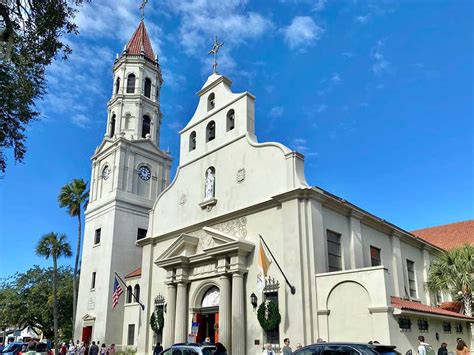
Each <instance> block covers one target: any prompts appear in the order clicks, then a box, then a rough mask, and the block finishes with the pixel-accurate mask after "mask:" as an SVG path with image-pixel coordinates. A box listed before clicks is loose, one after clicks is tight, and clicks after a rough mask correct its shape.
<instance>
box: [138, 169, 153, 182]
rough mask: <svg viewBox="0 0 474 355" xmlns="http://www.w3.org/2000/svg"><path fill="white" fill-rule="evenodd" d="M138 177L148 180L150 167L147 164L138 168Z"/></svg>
mask: <svg viewBox="0 0 474 355" xmlns="http://www.w3.org/2000/svg"><path fill="white" fill-rule="evenodd" d="M138 177H139V178H140V179H142V180H145V181H148V180H150V178H151V171H150V168H148V167H147V166H141V167H139V168H138Z"/></svg>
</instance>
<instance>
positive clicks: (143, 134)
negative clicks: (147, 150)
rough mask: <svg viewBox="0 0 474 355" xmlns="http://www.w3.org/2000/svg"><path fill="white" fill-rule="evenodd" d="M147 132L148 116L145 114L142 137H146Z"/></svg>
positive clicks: (148, 128) (148, 130)
mask: <svg viewBox="0 0 474 355" xmlns="http://www.w3.org/2000/svg"><path fill="white" fill-rule="evenodd" d="M147 134H150V117H148V116H147V115H145V116H143V123H142V138H146V135H147Z"/></svg>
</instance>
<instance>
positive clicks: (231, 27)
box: [166, 0, 273, 55]
mask: <svg viewBox="0 0 474 355" xmlns="http://www.w3.org/2000/svg"><path fill="white" fill-rule="evenodd" d="M244 5H245V2H243V1H241V0H227V1H220V2H216V1H213V0H190V1H174V0H171V1H168V2H167V3H166V6H167V7H168V8H169V9H170V10H171V11H172V12H173V13H175V14H178V15H179V16H181V24H180V27H179V39H180V42H181V44H182V45H183V47H184V50H185V52H187V53H188V54H191V55H196V54H198V53H199V54H202V53H204V52H205V51H207V50H208V49H209V47H210V46H211V45H212V40H213V38H214V35H216V34H217V35H218V37H219V40H222V41H224V43H225V46H226V47H234V46H236V45H238V44H241V43H244V42H246V41H248V40H252V39H256V38H259V37H261V36H262V35H263V34H264V33H265V32H267V31H268V30H269V29H270V28H271V27H272V26H273V25H272V23H271V21H270V20H269V19H266V18H265V17H263V16H262V15H260V14H258V13H256V12H252V11H246V10H245V9H244Z"/></svg>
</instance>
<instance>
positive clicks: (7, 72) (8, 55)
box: [0, 0, 83, 172]
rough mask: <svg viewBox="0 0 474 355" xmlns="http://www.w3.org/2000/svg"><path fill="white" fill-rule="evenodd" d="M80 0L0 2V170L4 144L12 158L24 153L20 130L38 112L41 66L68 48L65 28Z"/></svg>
mask: <svg viewBox="0 0 474 355" xmlns="http://www.w3.org/2000/svg"><path fill="white" fill-rule="evenodd" d="M82 3H83V0H75V1H71V0H15V1H14V0H6V1H0V96H1V98H2V99H1V100H0V171H2V172H5V170H6V166H7V164H6V157H5V153H4V151H5V149H10V148H13V155H14V158H15V161H17V162H21V161H22V160H23V157H24V155H25V152H26V147H25V139H26V136H25V130H26V127H27V126H28V124H29V122H30V121H31V120H33V119H35V118H37V117H38V115H39V112H38V111H37V110H36V107H35V100H36V99H39V98H41V97H42V96H43V95H44V94H45V92H46V88H45V69H46V67H47V66H48V65H49V64H51V62H52V61H53V59H54V58H55V56H56V55H57V54H59V53H62V54H63V58H64V59H66V58H67V55H68V54H69V53H70V52H71V49H70V48H69V47H68V45H67V44H66V43H64V42H63V40H62V37H63V35H64V34H66V33H73V34H77V33H78V31H77V25H76V24H74V22H73V19H74V17H75V14H76V12H77V7H78V6H80V5H81V4H82Z"/></svg>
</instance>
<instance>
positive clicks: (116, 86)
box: [115, 77, 120, 94]
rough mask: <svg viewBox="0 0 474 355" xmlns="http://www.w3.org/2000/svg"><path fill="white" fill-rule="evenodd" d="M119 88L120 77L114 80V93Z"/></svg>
mask: <svg viewBox="0 0 474 355" xmlns="http://www.w3.org/2000/svg"><path fill="white" fill-rule="evenodd" d="M119 90H120V77H118V78H117V80H115V93H116V94H118V92H119Z"/></svg>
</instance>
